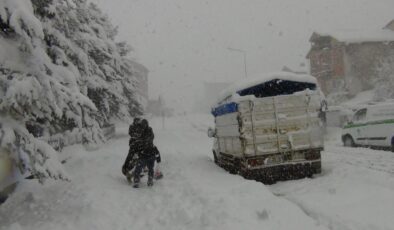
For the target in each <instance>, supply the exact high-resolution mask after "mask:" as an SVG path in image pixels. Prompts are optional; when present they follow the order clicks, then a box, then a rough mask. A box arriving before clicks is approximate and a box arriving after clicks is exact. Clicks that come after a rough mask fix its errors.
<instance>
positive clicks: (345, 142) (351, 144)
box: [343, 135, 356, 147]
mask: <svg viewBox="0 0 394 230" xmlns="http://www.w3.org/2000/svg"><path fill="white" fill-rule="evenodd" d="M343 145H344V146H345V147H355V146H356V145H355V144H354V141H353V138H352V137H351V136H349V135H347V136H345V137H344V138H343Z"/></svg>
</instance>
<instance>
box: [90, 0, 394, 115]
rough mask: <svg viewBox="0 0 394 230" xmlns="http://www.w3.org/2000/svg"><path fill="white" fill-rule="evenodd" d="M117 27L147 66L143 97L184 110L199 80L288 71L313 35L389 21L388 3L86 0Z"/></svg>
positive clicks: (393, 1)
mask: <svg viewBox="0 0 394 230" xmlns="http://www.w3.org/2000/svg"><path fill="white" fill-rule="evenodd" d="M91 1H93V2H97V3H98V4H99V6H101V8H102V9H103V11H104V12H106V13H107V14H109V16H110V18H111V19H112V22H113V24H115V25H118V26H119V36H118V40H126V41H128V42H129V43H130V45H132V46H133V47H134V49H135V52H134V53H133V54H132V56H133V57H134V58H135V59H136V60H137V61H139V62H140V63H142V64H144V65H145V66H147V68H148V69H149V70H150V74H149V95H150V97H151V98H156V97H158V96H159V95H162V96H163V97H164V98H165V100H166V102H167V104H168V105H170V106H171V107H177V109H180V110H183V109H185V110H188V109H190V108H191V106H192V105H194V103H195V102H194V101H195V99H196V98H199V97H202V95H201V93H202V90H201V86H202V82H204V81H235V80H237V79H240V78H244V64H243V56H242V53H238V52H234V51H230V50H229V49H228V48H229V47H231V48H236V49H242V50H245V51H246V53H247V70H248V74H249V75H255V74H258V73H264V72H272V71H279V70H280V69H281V68H282V67H283V66H284V65H287V66H289V67H291V68H294V69H302V68H304V69H308V68H307V67H300V65H302V63H305V64H307V65H308V61H307V60H306V59H305V56H306V53H307V52H308V49H309V47H310V44H309V42H308V39H309V37H310V35H311V34H312V32H313V31H315V30H324V31H327V30H328V31H332V30H348V29H352V30H353V29H366V30H369V29H379V28H382V27H383V26H384V25H385V24H386V23H388V22H389V21H390V20H392V19H394V11H393V9H394V0H210V1H209V0H205V1H202V0H91Z"/></svg>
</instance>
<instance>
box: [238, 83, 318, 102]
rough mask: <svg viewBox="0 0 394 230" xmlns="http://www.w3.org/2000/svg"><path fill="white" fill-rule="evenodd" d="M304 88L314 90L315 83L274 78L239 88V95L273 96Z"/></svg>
mask: <svg viewBox="0 0 394 230" xmlns="http://www.w3.org/2000/svg"><path fill="white" fill-rule="evenodd" d="M306 89H310V90H316V85H315V84H313V83H308V82H297V81H289V80H281V79H274V80H271V81H267V82H264V83H261V84H258V85H255V86H252V87H249V88H246V89H242V90H239V91H238V92H237V93H238V94H239V95H240V96H246V95H254V96H255V97H258V98H262V97H274V96H279V95H289V94H293V93H295V92H300V91H304V90H306Z"/></svg>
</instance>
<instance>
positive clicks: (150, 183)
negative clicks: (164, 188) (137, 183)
mask: <svg viewBox="0 0 394 230" xmlns="http://www.w3.org/2000/svg"><path fill="white" fill-rule="evenodd" d="M148 186H153V178H152V177H149V178H148Z"/></svg>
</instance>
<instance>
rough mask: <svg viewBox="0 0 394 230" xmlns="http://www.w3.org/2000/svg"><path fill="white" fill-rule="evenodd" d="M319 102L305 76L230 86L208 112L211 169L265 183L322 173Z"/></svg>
mask: <svg viewBox="0 0 394 230" xmlns="http://www.w3.org/2000/svg"><path fill="white" fill-rule="evenodd" d="M322 98H324V97H323V96H322V94H321V91H320V90H319V87H318V85H317V82H316V79H315V78H314V77H312V76H309V75H298V74H291V73H274V74H267V75H260V76H258V77H257V78H255V79H247V80H245V81H241V82H239V84H235V85H234V86H232V87H230V88H229V89H227V90H225V91H224V92H223V93H222V96H221V98H220V99H219V101H218V103H217V104H216V105H215V107H214V108H213V109H212V114H213V115H214V117H215V128H214V129H213V128H211V129H209V130H208V136H210V137H214V138H215V140H214V146H213V156H214V160H215V163H217V164H218V165H220V166H221V167H223V168H225V169H226V170H228V171H230V172H232V173H239V174H241V175H242V176H244V177H245V178H250V179H256V180H259V181H263V182H264V183H273V182H275V181H278V180H287V179H295V178H300V177H305V176H311V175H312V174H314V173H319V172H320V171H321V158H320V151H322V149H323V138H322V132H323V126H322V123H323V122H322V121H321V113H322Z"/></svg>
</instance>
